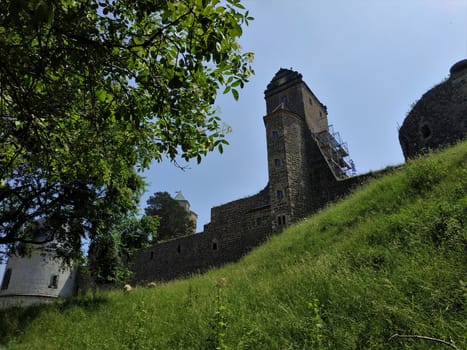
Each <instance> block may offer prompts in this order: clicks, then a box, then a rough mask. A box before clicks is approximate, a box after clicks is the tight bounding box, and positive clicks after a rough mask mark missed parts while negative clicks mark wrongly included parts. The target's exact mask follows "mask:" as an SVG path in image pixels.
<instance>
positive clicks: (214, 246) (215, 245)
mask: <svg viewBox="0 0 467 350" xmlns="http://www.w3.org/2000/svg"><path fill="white" fill-rule="evenodd" d="M212 250H217V242H216V241H213V242H212Z"/></svg>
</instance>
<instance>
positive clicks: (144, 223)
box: [88, 215, 158, 283]
mask: <svg viewBox="0 0 467 350" xmlns="http://www.w3.org/2000/svg"><path fill="white" fill-rule="evenodd" d="M114 220H115V221H114V222H113V223H112V224H111V225H110V226H107V227H106V226H104V225H101V226H100V227H99V230H100V231H101V234H99V235H96V237H95V239H93V240H92V242H91V244H90V247H89V259H88V269H89V273H90V274H91V276H93V277H94V279H95V280H96V282H98V283H108V282H121V281H125V280H127V279H128V278H129V277H130V275H131V272H130V270H129V269H128V265H129V264H130V263H131V260H132V258H133V256H134V254H135V253H136V252H137V251H138V250H141V249H142V248H146V247H148V246H149V245H150V241H151V240H152V238H153V237H154V236H155V234H156V231H157V227H158V220H157V218H154V217H150V216H143V217H142V218H141V219H138V218H136V217H135V216H130V215H122V216H117V217H115V218H114Z"/></svg>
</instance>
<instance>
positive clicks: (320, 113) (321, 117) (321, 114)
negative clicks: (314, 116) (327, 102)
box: [319, 111, 323, 119]
mask: <svg viewBox="0 0 467 350" xmlns="http://www.w3.org/2000/svg"><path fill="white" fill-rule="evenodd" d="M319 117H320V119H323V112H321V111H319Z"/></svg>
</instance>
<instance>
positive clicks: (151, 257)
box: [150, 252, 154, 260]
mask: <svg viewBox="0 0 467 350" xmlns="http://www.w3.org/2000/svg"><path fill="white" fill-rule="evenodd" d="M150 259H151V260H152V259H154V252H151V255H150Z"/></svg>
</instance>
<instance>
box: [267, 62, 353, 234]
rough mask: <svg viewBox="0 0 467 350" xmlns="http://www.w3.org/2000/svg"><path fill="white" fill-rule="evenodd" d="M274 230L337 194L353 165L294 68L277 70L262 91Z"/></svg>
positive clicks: (321, 110)
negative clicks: (264, 104)
mask: <svg viewBox="0 0 467 350" xmlns="http://www.w3.org/2000/svg"><path fill="white" fill-rule="evenodd" d="M265 99H266V111H267V114H266V116H265V117H264V123H265V127H266V141H267V150H268V171H269V191H270V198H271V215H272V225H273V231H276V232H277V231H280V230H281V229H282V226H286V225H289V224H290V223H293V222H295V221H297V220H299V219H301V218H304V217H306V216H307V215H309V214H310V213H312V212H313V211H315V210H316V209H317V208H319V207H320V206H322V204H323V202H327V201H329V200H330V199H332V197H335V192H338V193H340V192H341V191H340V189H339V188H337V189H336V187H341V186H339V185H337V186H335V185H334V184H335V183H336V182H337V181H339V180H342V179H345V178H347V177H348V175H349V173H350V172H351V170H352V169H353V165H352V163H351V162H348V161H347V160H346V157H347V156H348V152H347V149H346V147H345V145H344V144H343V143H342V142H341V141H340V140H339V139H340V137H339V136H338V134H337V133H334V132H333V131H332V129H331V128H330V126H329V125H328V118H327V108H326V106H325V105H324V104H322V103H321V102H320V101H319V100H318V98H317V97H316V96H315V95H314V94H313V92H312V91H311V90H310V88H309V87H308V86H307V85H306V83H305V82H304V81H303V80H302V75H301V74H299V73H298V72H295V71H292V70H288V69H280V70H279V71H278V72H277V74H276V75H275V76H274V78H273V79H272V81H271V82H270V83H269V85H268V86H267V89H266V91H265Z"/></svg>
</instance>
